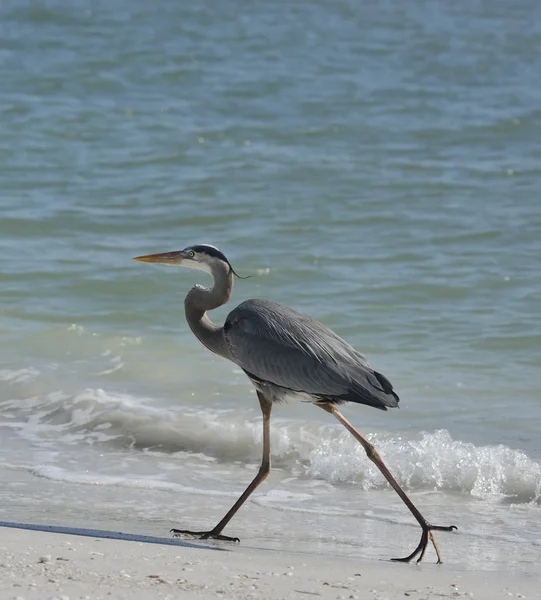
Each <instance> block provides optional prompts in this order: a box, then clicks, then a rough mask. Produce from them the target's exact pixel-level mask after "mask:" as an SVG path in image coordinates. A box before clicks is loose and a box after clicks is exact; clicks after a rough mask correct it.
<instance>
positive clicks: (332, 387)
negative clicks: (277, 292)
mask: <svg viewBox="0 0 541 600" xmlns="http://www.w3.org/2000/svg"><path fill="white" fill-rule="evenodd" d="M136 260H140V261H143V262H156V263H162V264H168V265H182V266H185V267H188V268H192V269H198V270H201V271H205V272H207V273H209V274H211V275H212V276H213V278H214V286H213V287H212V288H204V287H202V286H199V285H197V286H195V287H193V288H192V289H191V290H190V292H189V293H188V295H187V296H186V299H185V302H184V306H185V312H186V320H187V322H188V324H189V326H190V328H191V330H192V331H193V333H194V335H195V336H196V337H197V338H198V339H199V340H200V342H201V343H202V344H203V345H204V346H206V347H207V348H208V349H209V350H211V351H212V352H214V353H215V354H218V355H219V356H222V357H224V358H226V359H228V360H231V361H232V362H234V363H235V364H237V365H238V366H239V367H240V368H241V369H242V370H243V371H244V372H245V373H246V375H247V376H248V377H249V378H250V380H251V381H252V383H253V384H254V386H255V388H256V390H257V395H258V398H259V403H260V406H261V410H262V412H263V460H262V463H261V468H260V470H259V473H258V474H257V476H256V477H255V479H254V480H253V481H252V483H251V484H250V485H249V486H248V487H247V488H246V490H245V492H244V493H243V494H242V495H241V497H240V498H239V499H238V500H237V502H236V503H235V504H234V505H233V507H232V508H231V509H230V511H229V512H228V513H227V514H226V515H225V517H224V518H223V519H222V520H221V521H220V522H219V523H218V524H217V525H216V527H214V529H212V530H211V531H203V532H192V531H187V530H178V529H174V530H172V531H173V532H175V534H192V535H198V536H200V537H202V538H209V537H212V538H216V539H225V540H236V539H237V538H230V537H227V536H224V535H222V534H221V532H222V530H223V529H224V528H225V526H226V525H227V523H229V521H230V520H231V518H232V517H233V515H234V514H235V513H236V512H237V510H238V509H239V508H240V507H241V506H242V504H243V503H244V502H245V501H246V499H247V498H248V497H249V496H250V494H251V493H252V492H253V490H254V489H255V488H256V487H257V486H258V485H259V484H260V483H261V481H263V480H264V479H265V477H266V476H267V475H268V473H269V470H270V429H269V425H270V413H271V408H272V405H273V403H275V402H280V401H282V400H284V399H286V398H288V397H289V398H296V399H300V400H304V401H310V402H313V403H315V404H316V405H317V406H319V407H321V408H323V409H324V410H326V411H327V412H329V413H331V414H333V415H334V416H335V417H336V418H337V419H338V420H339V421H340V422H341V423H342V424H343V425H344V426H345V427H346V429H348V431H350V433H352V435H353V436H354V437H355V438H356V439H357V440H358V441H359V442H360V443H361V444H362V446H363V447H364V449H365V451H366V453H367V455H368V457H369V458H370V460H372V461H373V462H374V463H375V464H376V465H377V466H378V468H379V469H380V470H381V472H382V473H383V475H384V477H385V478H386V479H387V481H388V482H389V483H390V485H391V486H392V487H393V488H394V489H395V491H396V492H397V493H398V495H399V496H400V497H401V498H402V500H403V501H404V503H405V504H406V505H407V506H408V508H409V509H410V511H411V512H412V514H413V515H414V517H415V518H416V519H417V521H418V522H419V524H420V525H421V527H422V529H423V535H422V537H421V542H420V543H419V545H418V546H417V548H416V549H415V550H414V551H413V552H412V553H411V554H410V555H409V556H407V557H406V558H404V559H399V560H404V561H409V560H411V559H412V558H414V557H415V556H416V555H417V554H420V557H419V560H421V559H422V557H423V555H424V552H425V550H426V546H427V544H428V541H429V540H431V541H432V543H433V545H434V548H435V550H436V553H437V555H438V562H440V555H439V551H438V548H437V546H436V543H435V540H434V538H433V536H432V531H433V530H440V531H450V530H452V529H454V528H455V527H454V526H451V527H442V526H435V525H430V524H429V523H428V522H427V521H426V520H425V518H424V517H423V516H422V515H421V513H420V512H419V511H418V509H417V508H416V507H415V506H414V505H413V503H412V502H411V500H410V499H409V498H408V497H407V495H406V494H405V492H404V491H403V490H402V488H401V487H400V485H399V484H398V482H397V481H396V480H395V479H394V477H393V476H392V474H391V473H390V471H389V470H388V469H387V467H386V466H385V464H384V463H383V461H382V460H381V458H380V456H379V455H378V453H377V452H376V450H375V448H374V447H373V446H372V445H371V444H370V443H369V442H368V441H367V440H366V439H365V438H363V437H362V436H361V434H360V433H359V432H358V431H357V430H356V429H355V428H354V427H353V425H351V423H349V422H348V421H347V420H346V419H345V418H344V417H343V415H342V414H341V413H340V412H339V411H338V410H337V409H336V405H337V404H340V403H342V402H356V403H359V404H366V405H368V406H372V407H374V408H379V409H381V410H387V408H394V407H397V406H398V401H399V399H398V396H397V395H396V393H395V392H394V390H393V386H392V385H391V383H390V381H389V380H388V379H387V378H386V377H385V376H384V375H382V374H381V373H378V372H377V371H375V370H374V369H372V367H371V366H370V365H369V364H368V362H367V360H366V358H365V357H364V356H363V355H362V354H361V353H359V352H357V351H356V350H355V349H354V348H353V347H352V346H350V345H349V344H348V343H347V342H345V341H344V340H343V339H342V338H340V337H339V336H338V335H336V334H335V333H334V332H333V331H332V330H330V329H329V328H328V327H326V326H325V325H323V324H322V323H320V322H319V321H316V320H315V319H312V318H311V317H309V316H308V315H306V314H304V313H301V312H298V311H296V310H293V309H292V308H289V307H287V306H284V305H282V304H278V303H276V302H271V301H269V300H263V299H251V300H246V301H245V302H242V303H241V304H239V306H237V308H235V309H233V310H232V311H231V312H230V313H229V315H228V316H227V318H226V320H225V323H224V325H223V327H220V326H218V325H215V324H214V323H212V321H211V320H210V319H209V318H208V316H207V311H209V310H213V309H215V308H218V307H219V306H221V305H222V304H225V303H226V302H227V301H228V300H229V299H230V297H231V291H232V289H233V275H234V271H233V268H232V267H231V264H230V263H229V261H228V260H227V258H226V257H225V255H224V254H223V253H222V252H220V251H219V250H218V249H217V248H215V247H214V246H209V245H203V244H201V245H196V246H190V247H188V248H186V249H185V250H181V251H176V252H167V253H163V254H150V255H146V256H140V257H137V258H136Z"/></svg>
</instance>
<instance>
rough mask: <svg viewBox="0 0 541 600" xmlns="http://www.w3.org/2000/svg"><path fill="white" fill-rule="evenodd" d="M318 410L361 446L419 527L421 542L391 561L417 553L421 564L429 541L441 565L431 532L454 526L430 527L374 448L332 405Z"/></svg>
mask: <svg viewBox="0 0 541 600" xmlns="http://www.w3.org/2000/svg"><path fill="white" fill-rule="evenodd" d="M317 406H319V407H320V408H322V409H323V410H325V411H327V412H328V413H331V415H334V416H335V417H336V418H337V419H338V421H340V423H342V425H343V426H344V427H345V428H346V429H347V430H348V431H349V432H350V433H351V434H352V435H353V437H354V438H355V439H356V440H357V441H358V442H359V443H360V444H361V445H362V447H363V448H364V450H365V452H366V455H367V456H368V458H369V459H370V460H371V461H372V462H373V463H374V464H375V465H376V466H377V467H378V469H379V470H380V471H381V472H382V474H383V476H384V477H385V479H386V480H387V481H388V482H389V483H390V484H391V487H392V488H393V489H394V490H395V492H396V493H397V494H398V495H399V496H400V498H401V499H402V501H403V502H404V504H405V505H406V506H407V507H408V508H409V509H410V511H411V513H412V514H413V516H414V517H415V518H416V519H417V522H418V523H419V525H420V526H421V528H422V530H423V533H422V534H421V541H420V542H419V545H418V546H417V548H415V550H414V551H413V552H412V553H411V554H410V555H409V556H406V557H404V558H393V559H392V560H396V561H400V562H409V561H410V560H411V559H412V558H415V557H416V556H417V555H418V554H419V553H420V556H419V558H418V559H417V562H421V560H422V558H423V556H424V555H425V551H426V547H427V545H428V542H429V540H430V541H431V542H432V545H433V546H434V550H435V551H436V556H437V557H438V564H439V563H441V557H440V552H439V549H438V546H437V544H436V540H435V539H434V536H433V535H432V532H433V531H452V530H453V529H456V526H455V525H450V526H447V527H443V526H441V525H431V524H430V523H429V522H428V521H427V520H426V519H425V518H424V517H423V515H422V514H421V513H420V512H419V510H418V509H417V507H416V506H415V504H413V502H412V501H411V500H410V499H409V498H408V496H407V495H406V492H404V490H403V489H402V488H401V487H400V484H399V483H398V481H397V480H396V479H395V478H394V477H393V475H392V473H391V472H390V471H389V469H388V468H387V467H386V465H385V463H384V462H383V460H382V458H381V456H380V455H379V454H378V451H377V450H376V449H375V448H374V446H373V445H372V444H371V443H370V442H369V441H368V440H366V439H365V438H364V437H363V436H362V435H361V434H360V433H359V432H358V431H357V430H356V429H355V427H353V425H352V424H351V423H350V422H349V421H348V420H347V419H346V418H345V417H344V415H343V414H342V413H341V412H340V411H339V410H338V409H337V408H336V406H334V404H330V403H325V404H318V405H317Z"/></svg>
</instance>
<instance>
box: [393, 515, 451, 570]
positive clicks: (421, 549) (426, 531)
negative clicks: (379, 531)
mask: <svg viewBox="0 0 541 600" xmlns="http://www.w3.org/2000/svg"><path fill="white" fill-rule="evenodd" d="M455 529H458V528H457V526H456V525H448V526H442V525H430V524H429V523H427V524H426V526H424V527H423V533H422V534H421V541H420V542H419V544H418V546H417V548H415V550H414V551H413V552H412V553H411V554H409V555H408V556H405V557H404V558H391V560H393V561H395V562H408V563H409V562H410V561H411V560H412V559H414V558H415V557H416V556H417V555H418V554H419V558H418V559H417V562H418V563H420V562H421V561H422V560H423V557H424V555H425V552H426V548H427V546H428V542H429V541H430V542H432V545H433V546H434V550H435V551H436V556H437V557H438V560H437V564H441V563H442V560H441V556H440V550H439V548H438V544H436V540H435V539H434V536H433V535H432V532H433V531H453V530H455Z"/></svg>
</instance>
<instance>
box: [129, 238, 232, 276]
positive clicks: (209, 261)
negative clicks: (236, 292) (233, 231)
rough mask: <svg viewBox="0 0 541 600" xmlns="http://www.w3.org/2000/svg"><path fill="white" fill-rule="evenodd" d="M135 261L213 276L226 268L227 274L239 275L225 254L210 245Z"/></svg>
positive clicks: (138, 258) (141, 257) (144, 257)
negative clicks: (180, 268) (191, 270)
mask: <svg viewBox="0 0 541 600" xmlns="http://www.w3.org/2000/svg"><path fill="white" fill-rule="evenodd" d="M133 260H138V261H140V262H149V263H158V264H161V265H168V266H170V267H172V266H178V267H186V268H188V269H197V270H199V271H205V273H210V274H211V275H212V273H213V272H215V271H216V269H219V268H222V269H223V268H225V269H226V272H227V273H229V272H231V273H233V274H234V275H237V274H236V273H235V271H234V270H233V267H232V266H231V263H230V262H229V261H228V260H227V258H226V256H225V254H224V253H223V252H221V251H220V250H218V248H216V247H215V246H211V245H210V244H197V245H195V246H188V247H187V248H184V250H175V251H174V252H163V253H161V254H146V255H144V256H136V257H135V258H134V259H133ZM237 277H238V275H237Z"/></svg>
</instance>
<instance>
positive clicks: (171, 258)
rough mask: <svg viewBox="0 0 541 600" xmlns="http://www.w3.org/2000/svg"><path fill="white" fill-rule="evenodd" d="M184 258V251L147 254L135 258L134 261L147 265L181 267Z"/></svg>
mask: <svg viewBox="0 0 541 600" xmlns="http://www.w3.org/2000/svg"><path fill="white" fill-rule="evenodd" d="M183 258H184V252H183V251H182V250H176V251H175V252H162V253H160V254H145V255H144V256H135V257H134V258H133V260H137V261H139V262H147V263H158V264H161V265H170V266H171V265H180V264H182V260H183Z"/></svg>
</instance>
